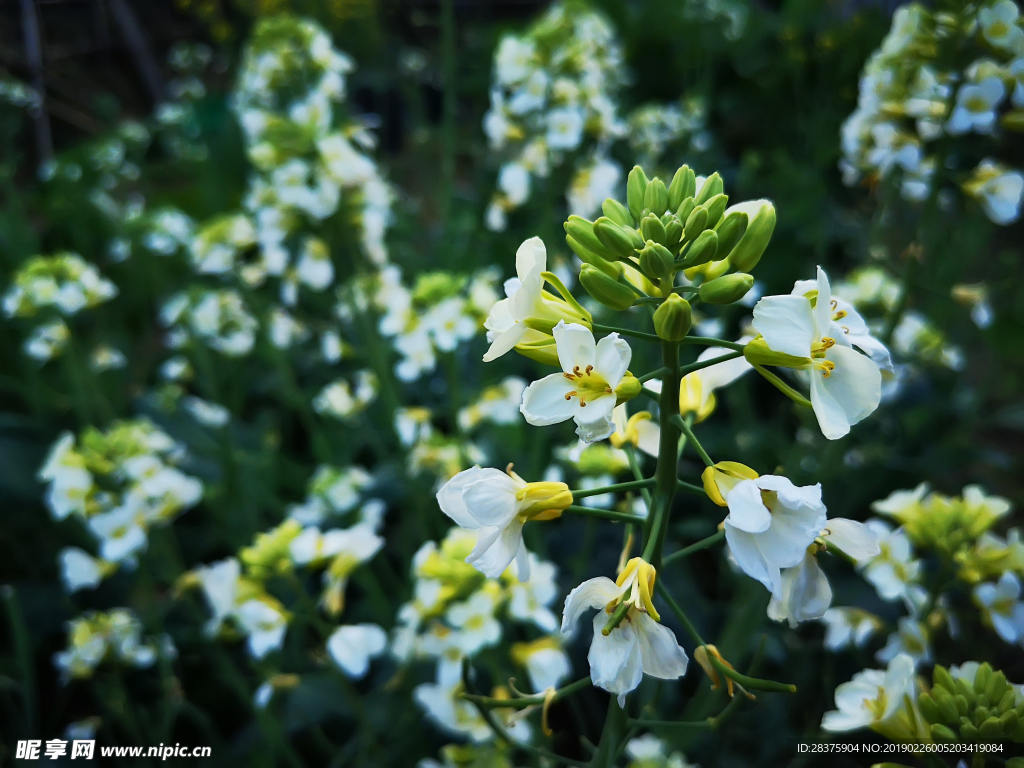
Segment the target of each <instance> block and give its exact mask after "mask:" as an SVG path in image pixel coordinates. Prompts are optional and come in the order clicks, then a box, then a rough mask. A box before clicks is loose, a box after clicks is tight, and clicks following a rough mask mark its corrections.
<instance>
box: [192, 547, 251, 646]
mask: <svg viewBox="0 0 1024 768" xmlns="http://www.w3.org/2000/svg"><path fill="white" fill-rule="evenodd" d="M241 573H242V566H241V564H240V563H239V562H238V560H236V559H235V558H233V557H229V558H227V559H225V560H221V561H219V562H216V563H212V564H211V565H204V566H203V567H202V568H199V569H197V570H196V571H195V574H196V576H197V577H198V579H199V583H200V585H201V586H202V588H203V594H204V595H205V597H206V602H207V604H208V605H209V606H210V610H211V611H213V616H212V617H211V618H210V620H209V621H208V622H207V623H206V626H205V627H203V631H204V632H205V633H206V635H207V637H214V636H216V634H217V633H218V632H219V631H220V628H221V625H222V624H223V623H224V621H225V620H226V619H227V618H228V617H229V616H231V615H232V614H233V613H234V612H235V602H236V600H237V595H238V577H239V576H240V575H241Z"/></svg>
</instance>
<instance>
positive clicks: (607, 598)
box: [562, 576, 622, 634]
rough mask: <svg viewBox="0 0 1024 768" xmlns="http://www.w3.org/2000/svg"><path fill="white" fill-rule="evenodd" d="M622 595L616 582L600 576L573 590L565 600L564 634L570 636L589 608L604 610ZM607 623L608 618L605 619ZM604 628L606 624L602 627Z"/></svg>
mask: <svg viewBox="0 0 1024 768" xmlns="http://www.w3.org/2000/svg"><path fill="white" fill-rule="evenodd" d="M621 594H622V587H619V586H617V585H616V584H615V582H614V581H612V580H611V579H609V578H607V577H605V576H598V577H597V578H596V579H588V580H587V581H584V582H583V583H582V584H580V585H579V586H578V587H576V588H575V589H573V590H572V591H571V592H570V593H569V595H568V597H566V598H565V608H564V610H563V611H562V633H563V634H568V633H570V632H572V631H573V629H574V628H575V627H576V622H577V621H579V618H580V614H581V613H583V612H584V611H586V610H587V609H589V608H604V607H605V606H606V605H608V603H610V602H611V601H612V600H614V599H615V598H617V597H619V596H620V595H621ZM605 621H606V622H607V618H605ZM601 626H602V627H603V626H604V624H602V625H601Z"/></svg>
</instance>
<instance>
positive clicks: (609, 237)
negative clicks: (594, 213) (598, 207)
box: [594, 216, 644, 259]
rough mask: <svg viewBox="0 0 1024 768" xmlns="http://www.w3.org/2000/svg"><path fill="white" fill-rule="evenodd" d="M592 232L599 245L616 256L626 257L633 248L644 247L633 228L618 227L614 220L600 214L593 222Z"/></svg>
mask: <svg viewBox="0 0 1024 768" xmlns="http://www.w3.org/2000/svg"><path fill="white" fill-rule="evenodd" d="M594 234H595V235H597V239H598V240H600V241H601V245H603V246H604V247H605V248H607V249H608V250H609V251H611V252H612V253H613V254H615V256H616V258H619V259H627V258H629V257H630V256H634V255H635V254H634V253H633V252H634V251H635V250H638V249H640V248H643V247H644V244H643V240H641V238H640V234H639V233H638V232H637V231H636V230H635V229H630V228H629V227H620V226H619V225H618V224H616V223H615V222H614V221H612V220H611V219H609V218H606V217H604V216H602V217H601V218H600V219H598V220H597V221H595V222H594Z"/></svg>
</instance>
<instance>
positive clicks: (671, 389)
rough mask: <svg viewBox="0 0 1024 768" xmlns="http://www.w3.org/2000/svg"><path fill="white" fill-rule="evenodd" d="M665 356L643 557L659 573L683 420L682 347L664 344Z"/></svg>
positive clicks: (673, 490) (662, 353)
mask: <svg viewBox="0 0 1024 768" xmlns="http://www.w3.org/2000/svg"><path fill="white" fill-rule="evenodd" d="M661 356H662V360H663V361H664V363H665V367H666V368H668V373H666V374H665V377H664V378H663V379H662V385H661V396H660V400H659V403H658V405H659V410H660V413H659V420H660V422H661V424H660V426H661V436H660V442H659V445H658V467H657V469H656V470H655V479H656V481H657V482H656V483H655V486H654V493H653V494H652V499H651V503H652V505H653V507H654V509H653V511H652V513H651V514H650V515H648V520H649V522H648V528H647V531H646V534H647V538H646V540H645V541H644V553H643V559H644V560H646V561H647V562H648V563H650V564H651V565H653V566H654V567H655V569H657V568H660V567H661V550H662V548H663V546H664V543H665V532H666V531H667V530H668V522H669V517H670V515H671V513H672V502H673V501H674V500H675V495H676V482H677V478H676V467H677V466H678V463H679V461H678V453H677V447H678V443H679V430H678V429H677V428H676V426H675V420H676V419H678V418H679V415H678V414H679V379H680V375H679V345H677V344H675V343H674V342H669V341H665V342H662V345H661ZM673 416H674V418H673ZM652 518H653V519H652Z"/></svg>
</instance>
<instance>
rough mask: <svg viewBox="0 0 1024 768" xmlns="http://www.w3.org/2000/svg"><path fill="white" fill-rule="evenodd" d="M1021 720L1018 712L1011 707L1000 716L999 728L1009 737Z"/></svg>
mask: <svg viewBox="0 0 1024 768" xmlns="http://www.w3.org/2000/svg"><path fill="white" fill-rule="evenodd" d="M1019 722H1020V718H1019V717H1017V713H1016V712H1014V711H1013V710H1012V709H1011V710H1010V711H1009V712H1004V713H1003V714H1001V715H1000V716H999V730H1000V731H1001V732H1002V735H1003V736H1005V737H1007V738H1009V736H1010V734H1012V733H1013V732H1014V731H1015V730H1016V729H1017V723H1019Z"/></svg>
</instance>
